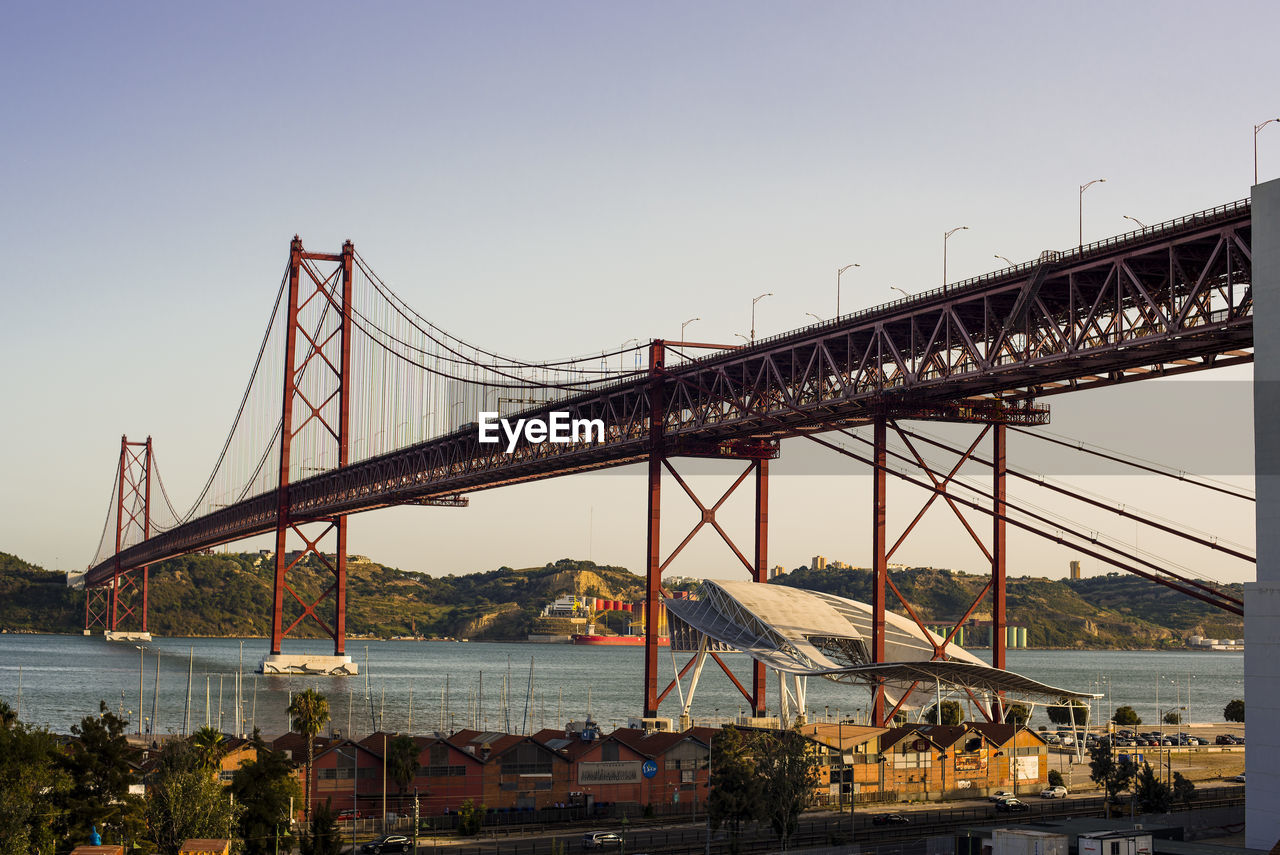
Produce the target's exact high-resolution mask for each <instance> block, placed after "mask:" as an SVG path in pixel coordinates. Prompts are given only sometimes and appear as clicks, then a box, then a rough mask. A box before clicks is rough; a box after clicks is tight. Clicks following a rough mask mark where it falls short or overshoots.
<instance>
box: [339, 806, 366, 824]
mask: <svg viewBox="0 0 1280 855" xmlns="http://www.w3.org/2000/svg"><path fill="white" fill-rule="evenodd" d="M334 819H336V820H337V821H338V822H351V820H353V819H365V815H364V814H363V813H361V812H360V811H358V810H352V809H351V808H347V809H346V810H340V811H338V813H337V815H336V816H335V817H334Z"/></svg>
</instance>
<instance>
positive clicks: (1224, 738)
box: [1213, 733, 1236, 745]
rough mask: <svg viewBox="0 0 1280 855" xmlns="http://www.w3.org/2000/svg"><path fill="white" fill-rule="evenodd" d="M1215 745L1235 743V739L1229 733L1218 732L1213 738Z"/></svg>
mask: <svg viewBox="0 0 1280 855" xmlns="http://www.w3.org/2000/svg"><path fill="white" fill-rule="evenodd" d="M1213 741H1214V744H1215V745H1235V744H1236V741H1235V740H1234V739H1233V738H1232V737H1231V734H1229V733H1219V734H1218V736H1217V738H1216V739H1214V740H1213Z"/></svg>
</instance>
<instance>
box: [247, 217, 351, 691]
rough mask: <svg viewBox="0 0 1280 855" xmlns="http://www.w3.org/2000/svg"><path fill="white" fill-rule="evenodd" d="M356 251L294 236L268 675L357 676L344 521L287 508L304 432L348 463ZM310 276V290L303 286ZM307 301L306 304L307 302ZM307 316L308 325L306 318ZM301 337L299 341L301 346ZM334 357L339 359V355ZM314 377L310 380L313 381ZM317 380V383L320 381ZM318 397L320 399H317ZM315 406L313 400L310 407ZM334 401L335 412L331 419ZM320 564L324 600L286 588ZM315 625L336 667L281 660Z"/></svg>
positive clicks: (313, 660) (323, 660) (319, 661)
mask: <svg viewBox="0 0 1280 855" xmlns="http://www.w3.org/2000/svg"><path fill="white" fill-rule="evenodd" d="M354 256H355V248H354V247H353V246H352V243H351V241H347V242H346V243H344V244H343V245H342V252H341V254H339V255H332V254H326V253H313V252H306V251H304V250H303V247H302V241H301V240H300V239H299V238H298V237H297V236H295V237H294V239H293V241H292V243H291V244H290V248H289V284H288V289H289V294H288V300H289V303H288V311H287V313H286V316H285V363H284V400H283V405H282V414H281V415H282V426H281V433H280V476H279V488H278V492H277V520H276V555H275V559H276V572H275V587H274V598H273V602H272V612H271V650H270V653H271V655H270V656H269V657H268V659H267V661H264V662H263V670H264V671H269V672H278V671H289V670H306V671H308V672H312V673H314V672H316V671H322V672H324V671H327V672H328V673H354V672H355V670H356V669H355V666H354V664H353V663H351V662H350V657H347V656H346V655H345V653H346V612H347V519H346V517H345V516H338V517H333V518H330V517H322V518H303V517H294V516H293V514H292V511H291V507H290V501H289V478H290V466H291V463H292V458H291V456H290V455H291V449H292V445H293V441H294V440H295V439H296V438H297V437H298V436H299V435H300V434H301V433H302V432H303V431H304V430H312V431H319V432H320V436H321V437H322V438H323V439H322V442H324V443H328V442H332V443H334V444H335V445H336V447H337V452H338V454H337V457H338V464H337V465H338V467H339V468H342V467H345V466H347V465H348V463H349V462H350V457H349V450H350V444H351V443H350V440H351V431H350V423H351V382H350V375H351V307H352V266H353V259H354ZM313 262H321V263H330V264H334V265H335V267H334V269H333V270H332V271H331V272H329V273H328V274H327V275H321V274H320V273H319V272H318V266H317V265H316V264H314V263H313ZM304 274H305V277H306V278H305V286H304V284H303V283H304V278H303V277H304ZM304 293H305V297H304V296H303V294H304ZM304 314H305V315H306V320H302V319H301V316H303V315H304ZM299 336H301V341H300V340H299ZM335 351H336V352H335ZM309 372H310V375H309V376H308V373H309ZM317 375H318V376H317ZM317 390H318V391H317ZM312 399H314V400H312ZM335 399H336V402H337V404H336V409H337V412H336V413H334V412H333V406H332V405H333V402H334V401H335ZM308 523H322V524H325V526H326V527H325V528H324V529H322V530H321V532H320V533H319V534H318V535H317V536H315V537H314V538H309V537H307V536H306V535H305V534H304V533H303V532H302V530H301V528H300V527H301V526H302V525H304V524H308ZM290 530H292V531H293V532H294V533H295V534H297V535H298V536H299V537H300V538H301V539H302V541H303V543H304V547H303V548H302V549H301V550H299V553H298V555H297V556H295V557H294V560H292V561H290V560H289V558H288V532H289V531H290ZM331 531H332V532H334V533H335V539H336V541H337V545H336V550H335V555H334V559H333V561H332V562H330V560H329V559H328V557H327V556H326V555H325V554H324V551H323V549H322V548H321V547H320V545H319V544H320V540H321V539H323V538H324V537H325V535H327V534H329V532H331ZM312 555H314V556H316V557H317V558H318V560H319V562H320V563H321V564H322V565H324V566H325V567H326V568H327V569H328V570H329V571H330V572H331V573H332V574H333V582H332V583H331V584H330V585H329V587H328V588H326V589H325V590H324V591H323V592H321V594H320V595H319V596H318V597H316V598H314V599H312V600H310V601H308V600H307V599H304V598H303V597H302V596H300V595H299V594H298V592H297V591H295V590H294V589H293V587H292V586H290V585H289V582H288V573H289V571H290V570H292V569H294V568H295V567H298V566H299V565H300V564H302V563H303V562H304V561H305V560H306V559H307V558H308V557H309V556H312ZM286 592H287V593H288V594H289V595H290V596H291V597H292V598H293V600H294V601H296V604H297V606H298V607H299V608H300V609H301V611H300V613H299V614H298V616H297V617H296V619H294V620H293V621H292V622H291V623H290V624H289V625H288V626H285V625H284V612H285V608H284V607H285V602H286V600H285V594H286ZM327 599H332V600H333V611H332V615H331V617H330V620H329V621H326V620H325V617H324V616H322V615H321V614H320V613H319V612H317V610H316V609H317V607H318V606H319V605H320V604H321V603H322V602H323V601H325V600H327ZM306 618H311V619H312V620H313V621H315V622H316V623H317V624H319V625H320V627H321V628H322V629H323V630H324V632H325V633H326V634H327V635H328V636H329V637H331V638H332V639H333V652H334V656H333V658H332V660H330V659H329V658H328V657H300V658H304V659H307V660H309V661H307V662H305V663H303V662H292V661H291V659H292V657H283V656H282V655H281V642H282V641H283V639H284V637H285V636H286V635H288V634H289V632H290V631H291V630H292V629H293V628H294V627H296V626H297V625H298V624H299V623H301V622H302V621H303V620H304V619H306Z"/></svg>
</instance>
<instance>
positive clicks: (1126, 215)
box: [1120, 214, 1147, 229]
mask: <svg viewBox="0 0 1280 855" xmlns="http://www.w3.org/2000/svg"><path fill="white" fill-rule="evenodd" d="M1120 216H1122V217H1124V218H1125V219H1126V220H1133V221H1134V222H1135V223H1137V224H1138V228H1140V229H1145V228H1147V224H1146V223H1144V222H1142V220H1140V219H1138V218H1137V217H1131V216H1129V215H1128V214H1121V215H1120Z"/></svg>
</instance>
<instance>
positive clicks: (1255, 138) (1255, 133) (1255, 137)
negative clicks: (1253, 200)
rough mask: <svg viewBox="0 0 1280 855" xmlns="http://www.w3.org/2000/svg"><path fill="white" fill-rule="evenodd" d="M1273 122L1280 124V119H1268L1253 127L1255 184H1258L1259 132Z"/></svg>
mask: <svg viewBox="0 0 1280 855" xmlns="http://www.w3.org/2000/svg"><path fill="white" fill-rule="evenodd" d="M1272 122H1280V118H1276V119H1267V120H1266V121H1265V122H1263V123H1262V124H1260V125H1254V126H1253V183H1254V184H1257V183H1258V132H1259V131H1261V130H1262V129H1263V128H1265V127H1266V126H1267V125H1269V124H1271V123H1272Z"/></svg>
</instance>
